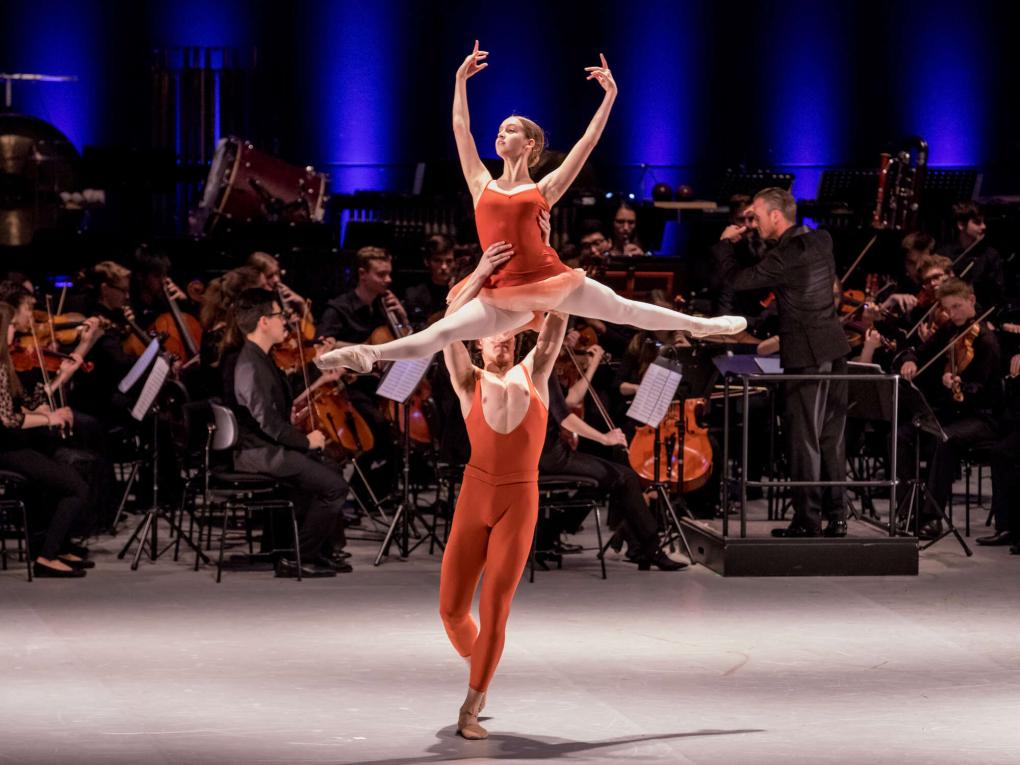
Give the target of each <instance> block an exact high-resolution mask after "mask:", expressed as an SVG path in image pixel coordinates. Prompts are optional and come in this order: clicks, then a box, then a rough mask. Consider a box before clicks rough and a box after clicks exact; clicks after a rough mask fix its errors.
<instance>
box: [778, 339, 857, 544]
mask: <svg viewBox="0 0 1020 765" xmlns="http://www.w3.org/2000/svg"><path fill="white" fill-rule="evenodd" d="M846 369H847V366H846V359H845V358H841V359H836V360H835V361H830V362H826V363H824V364H821V365H819V366H813V367H801V368H798V369H786V370H784V371H785V372H786V373H788V374H830V373H831V374H845V373H846ZM846 409H847V383H846V381H845V380H819V381H805V382H789V383H784V385H783V411H782V415H781V417H782V424H783V433H784V435H785V438H786V455H787V459H788V460H789V464H790V480H793V481H845V480H846V443H845V441H844V430H845V429H846ZM845 494H846V490H845V489H844V488H843V487H830V488H822V487H817V486H812V487H801V488H795V489H793V508H794V515H793V521H792V524H793V525H796V526H802V527H803V528H806V529H812V530H818V529H820V528H821V522H822V514H823V513H824V514H825V516H826V518H828V519H829V520H831V521H832V520H839V521H845V520H846V501H845Z"/></svg>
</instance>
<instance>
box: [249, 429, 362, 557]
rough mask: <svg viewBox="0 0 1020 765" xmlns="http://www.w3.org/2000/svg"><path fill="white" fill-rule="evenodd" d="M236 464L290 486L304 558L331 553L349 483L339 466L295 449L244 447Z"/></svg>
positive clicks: (300, 546) (299, 542)
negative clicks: (320, 460) (323, 461)
mask: <svg viewBox="0 0 1020 765" xmlns="http://www.w3.org/2000/svg"><path fill="white" fill-rule="evenodd" d="M234 467H236V468H237V469H238V470H244V471H247V472H252V473H263V474H265V475H271V476H273V477H274V478H279V479H280V481H281V482H283V483H284V484H285V485H286V486H287V487H288V488H289V489H290V495H291V498H292V500H293V502H294V511H295V514H296V515H297V518H298V547H299V548H300V550H301V558H302V560H312V559H313V558H316V557H318V556H320V555H323V554H328V553H329V551H330V550H331V548H332V546H333V541H334V539H335V537H336V535H337V532H338V529H340V528H342V520H341V517H340V508H341V507H342V506H343V503H344V498H345V497H346V496H347V483H346V482H345V481H344V479H343V477H342V476H341V475H340V468H339V466H336V465H332V464H331V463H322V462H319V461H317V460H315V459H313V458H312V457H310V456H308V455H306V454H303V453H302V452H299V451H296V450H294V449H285V448H283V447H267V448H264V449H245V450H243V451H240V452H238V453H237V455H235V457H234Z"/></svg>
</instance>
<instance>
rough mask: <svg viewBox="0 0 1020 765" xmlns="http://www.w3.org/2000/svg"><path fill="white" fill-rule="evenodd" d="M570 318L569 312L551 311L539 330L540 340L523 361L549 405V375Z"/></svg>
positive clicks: (544, 400) (557, 356) (554, 364)
mask: <svg viewBox="0 0 1020 765" xmlns="http://www.w3.org/2000/svg"><path fill="white" fill-rule="evenodd" d="M568 318H570V317H569V316H567V314H565V313H561V312H560V311H549V313H547V314H546V315H545V322H544V323H543V324H542V329H541V330H539V332H538V342H537V343H536V344H535V347H534V348H533V349H532V351H531V353H529V354H528V355H527V356H526V357H525V358H524V362H523V363H524V365H525V366H527V367H528V369H529V370H530V372H531V382H532V383H534V385H535V390H536V391H537V392H538V395H539V398H541V399H542V402H543V403H544V404H545V405H546V406H549V377H550V375H552V371H553V368H554V367H555V366H556V359H558V358H559V356H560V348H561V347H562V346H563V337H564V336H565V335H566V334H567V319H568Z"/></svg>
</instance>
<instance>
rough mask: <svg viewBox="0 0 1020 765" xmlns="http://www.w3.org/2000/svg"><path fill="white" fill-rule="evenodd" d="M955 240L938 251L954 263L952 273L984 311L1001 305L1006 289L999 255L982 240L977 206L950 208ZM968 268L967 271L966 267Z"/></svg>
mask: <svg viewBox="0 0 1020 765" xmlns="http://www.w3.org/2000/svg"><path fill="white" fill-rule="evenodd" d="M953 219H954V223H955V226H956V240H955V241H954V242H952V243H951V244H947V245H945V246H943V247H941V248H940V249H939V254H940V255H945V256H946V257H947V258H949V259H950V260H951V261H952V262H953V273H955V274H965V275H964V276H962V277H961V278H962V279H963V280H964V281H965V282H967V283H968V284H971V285H973V287H974V294H975V295H977V300H978V302H979V303H980V304H981V305H983V306H985V307H986V308H991V307H992V306H1000V305H1002V300H1003V297H1004V295H1005V290H1006V277H1005V275H1004V274H1003V267H1002V256H1001V255H1000V254H999V251H998V250H996V249H995V248H994V247H992V246H991V245H990V244H989V243H988V239H987V238H986V237H985V234H986V233H987V229H988V227H987V225H986V223H985V216H984V213H983V212H982V211H981V208H980V207H978V206H977V204H976V203H974V202H972V201H970V200H967V201H964V202H959V203H957V204H955V205H953ZM968 267H969V268H970V270H969V271H967V270H966V269H967V268H968Z"/></svg>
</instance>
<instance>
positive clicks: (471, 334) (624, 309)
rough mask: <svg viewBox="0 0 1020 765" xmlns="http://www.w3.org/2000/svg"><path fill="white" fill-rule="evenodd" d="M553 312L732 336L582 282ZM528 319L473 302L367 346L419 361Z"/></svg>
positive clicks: (712, 323)
mask: <svg viewBox="0 0 1020 765" xmlns="http://www.w3.org/2000/svg"><path fill="white" fill-rule="evenodd" d="M556 310H557V311H562V312H563V313H567V314H570V315H572V316H580V317H583V318H586V319H600V320H602V321H608V322H610V323H611V324H630V325H632V326H635V327H638V328H639V329H648V330H657V329H681V330H687V331H690V332H692V333H693V334H696V335H708V334H714V333H716V332H726V331H730V332H732V331H733V330H732V329H728V330H727V329H725V328H724V324H723V323H721V322H720V319H702V318H699V317H696V316H688V315H687V314H683V313H680V312H678V311H672V310H670V309H668V308H662V307H661V306H657V305H653V304H651V303H642V302H639V301H637V300H629V299H628V298H624V297H620V296H619V295H617V294H616V293H615V292H613V290H611V289H610V288H609V287H607V286H605V285H604V284H600V283H599V282H596V281H594V280H592V279H588V278H585V280H584V282H583V283H582V284H581V285H580V286H579V287H578V288H577V289H575V290H574V291H573V292H571V293H570V294H569V295H567V296H566V297H565V298H564V299H563V301H562V302H561V303H560V304H559V305H558V306H556ZM532 316H533V314H532V313H531V312H530V311H528V312H522V311H507V310H504V309H502V308H496V307H495V306H492V305H489V304H487V303H483V302H482V301H481V300H479V299H478V298H474V299H472V300H470V301H468V302H467V303H465V304H464V305H463V306H462V307H461V308H460V309H458V310H457V311H456V312H455V313H452V314H450V315H448V316H444V317H443V318H442V319H440V320H439V321H437V322H436V323H435V324H433V325H432V326H430V327H428V328H427V329H423V330H422V331H421V332H415V333H414V334H411V335H408V336H407V337H402V338H399V339H398V340H392V341H390V342H388V343H382V344H381V345H375V346H372V350H373V351H374V352H375V353H377V354H378V356H377V358H379V359H380V360H383V361H396V360H398V359H416V358H423V357H425V356H431V355H432V354H433V353H436V352H438V351H441V350H442V349H443V348H445V347H446V346H447V345H449V344H450V343H452V342H453V341H455V340H477V339H479V338H482V337H491V336H492V335H498V334H500V333H502V332H509V331H510V330H513V329H517V328H518V327H522V326H524V325H525V324H527V323H528V322H529V321H531V319H532ZM727 323H728V321H727Z"/></svg>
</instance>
